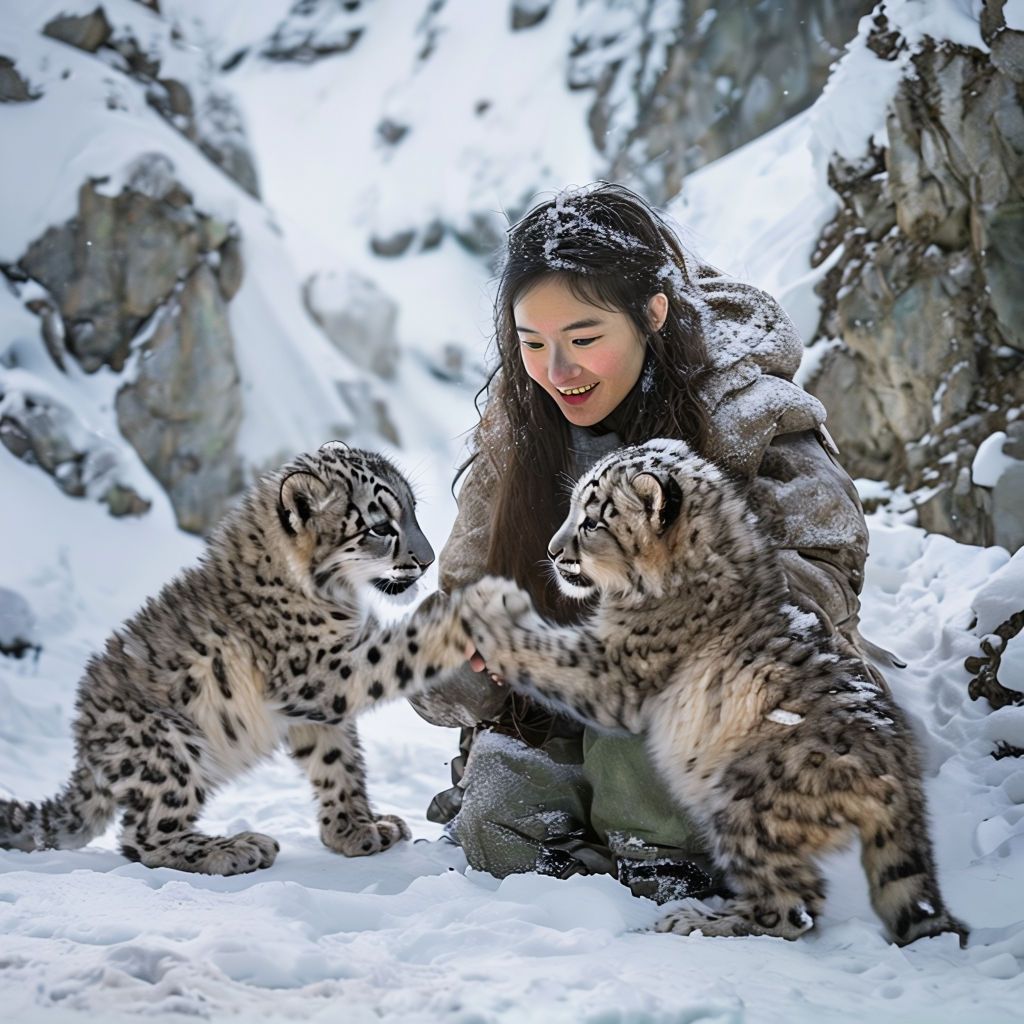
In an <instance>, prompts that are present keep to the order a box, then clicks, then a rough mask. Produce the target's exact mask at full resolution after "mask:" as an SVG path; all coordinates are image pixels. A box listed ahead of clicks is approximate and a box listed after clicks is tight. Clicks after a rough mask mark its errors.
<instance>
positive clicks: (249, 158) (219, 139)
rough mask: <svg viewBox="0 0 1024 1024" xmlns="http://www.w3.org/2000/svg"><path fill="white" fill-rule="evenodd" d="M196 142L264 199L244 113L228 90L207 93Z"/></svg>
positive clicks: (255, 195) (211, 157)
mask: <svg viewBox="0 0 1024 1024" xmlns="http://www.w3.org/2000/svg"><path fill="white" fill-rule="evenodd" d="M194 141H195V142H197V143H198V145H199V148H200V149H201V150H202V151H203V152H204V153H205V154H206V155H207V156H208V157H209V158H210V159H211V160H212V161H213V162H214V163H215V164H216V165H217V166H218V167H220V168H221V170H223V171H224V173H225V174H227V175H228V177H229V178H232V179H234V180H235V181H236V182H238V184H239V185H241V187H242V188H243V189H245V191H246V192H248V193H249V195H251V196H253V197H254V198H255V199H259V198H260V182H259V174H258V173H257V170H256V161H255V158H254V157H253V155H252V152H251V151H250V149H249V144H248V141H247V139H246V135H245V125H244V122H243V121H242V115H241V112H240V111H239V109H238V107H237V105H236V104H235V101H234V99H232V97H231V96H230V95H229V94H228V93H226V92H223V91H222V90H211V91H210V92H209V93H207V95H206V96H205V98H204V100H203V104H202V107H201V109H200V111H199V113H198V115H197V116H196V119H195V127H194Z"/></svg>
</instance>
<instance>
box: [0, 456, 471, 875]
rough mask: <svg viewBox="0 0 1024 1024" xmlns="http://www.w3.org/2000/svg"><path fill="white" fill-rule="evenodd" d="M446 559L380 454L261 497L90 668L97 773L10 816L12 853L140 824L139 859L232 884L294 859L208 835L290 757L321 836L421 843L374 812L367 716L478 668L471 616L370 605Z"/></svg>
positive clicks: (75, 776)
mask: <svg viewBox="0 0 1024 1024" xmlns="http://www.w3.org/2000/svg"><path fill="white" fill-rule="evenodd" d="M433 559H434V553H433V551H432V550H431V547H430V544H429V543H428V542H427V539H426V537H424V535H423V533H422V532H421V530H420V527H419V525H418V524H417V522H416V517H415V511H414V500H413V496H412V493H411V491H410V489H409V485H408V483H407V481H406V480H405V478H404V477H403V476H402V475H401V474H400V473H399V471H398V470H397V469H396V468H395V467H394V466H393V465H392V464H391V463H390V462H388V461H387V459H385V458H383V457H382V456H380V455H376V454H373V453H371V452H365V451H358V450H349V449H348V448H346V447H345V446H343V445H341V444H337V443H333V444H330V445H325V446H324V447H323V448H321V449H320V451H319V452H317V453H315V454H311V455H301V456H299V457H298V458H296V459H295V460H294V461H293V462H291V463H289V464H288V465H286V466H284V467H283V468H282V469H281V470H280V471H278V472H275V473H270V474H268V475H267V476H265V477H264V478H263V479H261V480H260V481H258V482H257V483H256V484H255V485H254V486H253V487H252V488H251V489H250V491H249V492H248V493H247V494H246V495H245V497H244V498H243V500H242V502H241V503H240V505H239V506H238V507H237V508H236V509H234V510H233V511H231V512H229V513H228V515H227V516H226V517H225V518H224V520H223V521H222V522H221V523H220V525H219V526H218V527H217V529H216V530H215V532H214V533H213V536H212V537H211V538H210V542H209V545H208V546H207V548H206V550H205V552H204V553H203V555H202V557H201V559H200V561H199V564H198V565H196V566H195V567H192V568H189V569H186V570H185V571H184V572H182V573H181V574H180V575H179V576H178V577H176V578H175V579H174V580H172V581H171V582H170V583H168V584H167V585H166V586H165V587H164V588H163V590H162V591H161V592H160V594H159V595H158V596H157V597H156V598H153V599H150V600H149V601H148V602H147V603H146V604H145V605H144V606H143V608H142V609H141V610H140V611H139V612H137V613H136V614H135V615H134V616H133V617H132V618H131V619H129V620H128V621H127V622H126V623H125V624H124V625H123V626H121V627H120V628H119V629H118V630H116V631H115V632H114V634H113V635H112V636H111V637H110V639H109V640H108V641H107V644H106V648H105V650H104V651H103V652H102V653H101V654H99V655H97V656H96V657H94V658H93V659H92V660H91V661H90V662H89V664H88V666H87V668H86V671H85V675H84V678H83V679H82V682H81V684H80V687H79V694H78V701H77V715H76V718H75V721H74V732H75V740H76V753H77V761H76V765H75V768H74V770H73V772H72V775H71V780H70V782H69V783H68V784H67V786H66V787H65V789H64V790H63V792H62V793H61V794H60V795H59V796H57V797H55V798H53V799H50V800H45V801H43V802H42V803H40V804H26V803H19V802H16V801H0V847H5V848H15V849H20V850H38V849H45V848H52V847H57V848H62V849H70V848H76V847H79V846H84V845H85V844H86V843H88V842H89V840H90V839H92V838H93V837H94V836H96V835H97V834H99V833H100V832H102V831H103V829H104V828H105V827H106V825H107V824H108V823H109V821H110V819H111V818H112V817H113V816H114V815H115V813H117V811H118V810H123V812H124V817H123V822H122V825H123V830H122V833H121V850H122V852H123V853H124V855H125V856H126V857H129V858H130V859H132V860H138V861H141V862H142V863H143V864H145V865H147V866H149V867H158V866H162V867H173V868H179V869H181V870H183V871H198V872H205V873H209V874H223V875H231V874H237V873H241V872H247V871H253V870H255V869H256V868H261V867H268V866H269V865H270V864H272V863H273V861H274V858H275V856H276V855H277V851H278V844H277V843H276V842H275V840H273V839H272V838H271V837H270V836H266V835H261V834H259V833H256V832H242V833H239V834H238V835H234V836H228V837H225V836H210V835H204V834H203V833H202V832H199V831H197V828H196V823H197V820H198V818H199V815H200V813H201V812H202V809H203V806H204V804H205V803H206V802H207V800H208V799H209V798H210V796H211V795H212V794H213V792H214V791H215V790H216V789H217V788H218V787H220V786H221V785H223V784H224V783H225V782H227V781H228V780H229V779H232V778H235V777H237V776H238V775H240V774H241V773H242V772H244V771H245V770H246V769H248V768H250V767H251V766H252V765H254V764H255V763H256V762H257V761H259V760H261V759H262V758H264V757H266V756H267V755H269V754H270V753H271V752H272V751H273V750H274V749H275V748H276V747H277V746H278V745H279V743H281V742H282V741H285V742H286V743H287V745H288V747H289V748H290V750H291V753H292V756H293V757H294V758H295V759H296V760H297V761H298V762H300V763H301V764H302V765H303V766H304V767H305V770H306V773H307V775H308V776H309V779H310V781H311V782H312V784H313V788H314V790H315V793H316V796H317V799H318V801H319V819H320V837H321V839H322V840H323V842H324V843H325V844H326V845H327V846H328V847H330V849H332V850H336V851H338V852H339V853H343V854H346V855H347V856H359V855H362V854H369V853H374V852H376V851H378V850H382V849H385V848H386V847H388V846H390V845H391V844H392V843H394V842H396V841H397V840H399V839H403V838H408V837H409V829H408V827H407V826H406V825H405V823H404V822H403V821H402V820H401V819H400V818H397V817H395V816H394V815H390V814H383V815H378V814H375V813H374V812H373V811H372V810H371V809H370V804H369V802H368V800H367V797H366V789H365V778H364V768H363V758H362V754H361V752H360V748H359V739H358V736H357V734H356V728H355V722H354V718H355V716H356V715H357V714H358V713H359V712H360V711H362V710H363V709H365V708H367V707H370V706H372V705H375V704H377V703H379V702H380V701H383V700H387V699H389V698H392V697H396V696H398V695H399V694H406V695H407V694H409V693H413V692H416V691H417V690H419V689H422V688H424V686H425V685H427V684H428V682H430V681H432V680H435V679H436V678H438V677H439V676H440V675H441V674H442V673H443V671H445V670H447V669H450V668H455V667H457V666H458V665H460V664H463V663H464V660H465V646H466V642H467V635H466V633H465V631H464V630H463V628H462V627H461V625H460V624H459V615H458V613H457V610H456V609H457V607H458V599H457V598H456V599H453V600H451V601H448V602H447V603H445V602H443V601H439V600H428V601H427V602H425V603H424V604H423V605H421V606H420V607H419V608H418V609H417V610H416V611H415V612H414V613H412V615H410V616H409V617H407V618H406V619H405V620H404V621H402V622H401V623H399V624H397V625H394V626H390V627H385V626H381V625H379V624H377V623H376V622H375V621H374V620H373V619H372V618H370V617H368V616H367V614H366V611H365V609H364V607H363V602H362V601H361V599H360V590H361V589H362V588H364V587H367V586H373V587H376V588H377V589H378V590H381V591H383V592H385V593H390V594H394V593H399V592H401V591H404V590H406V589H407V588H409V587H410V586H412V585H413V584H414V583H415V582H416V580H417V579H418V578H419V577H420V576H421V575H422V573H423V571H424V569H426V567H427V566H428V565H430V563H431V562H432V561H433Z"/></svg>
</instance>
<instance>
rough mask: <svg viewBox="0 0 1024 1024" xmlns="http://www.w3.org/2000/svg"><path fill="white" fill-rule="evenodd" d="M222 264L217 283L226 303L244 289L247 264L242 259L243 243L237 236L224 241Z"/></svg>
mask: <svg viewBox="0 0 1024 1024" xmlns="http://www.w3.org/2000/svg"><path fill="white" fill-rule="evenodd" d="M219 255H220V262H219V264H218V266H217V283H218V284H219V285H220V293H221V295H223V296H224V301H225V302H230V301H231V300H232V299H233V298H234V297H235V296H236V295H237V294H238V289H239V288H241V287H242V278H243V276H244V275H245V262H244V260H243V258H242V241H241V239H240V238H238V236H237V235H231V237H229V238H227V239H225V240H224V244H223V245H222V246H221V248H220V253H219Z"/></svg>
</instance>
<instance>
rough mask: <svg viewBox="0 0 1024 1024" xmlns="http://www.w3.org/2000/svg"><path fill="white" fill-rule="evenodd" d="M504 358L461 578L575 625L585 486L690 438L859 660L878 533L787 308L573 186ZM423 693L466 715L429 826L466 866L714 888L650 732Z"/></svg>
mask: <svg viewBox="0 0 1024 1024" xmlns="http://www.w3.org/2000/svg"><path fill="white" fill-rule="evenodd" d="M494 320H495V339H496V344H497V350H498V363H497V366H496V368H495V370H494V373H493V374H492V376H491V378H490V380H489V382H488V384H487V387H486V389H485V390H486V393H487V401H486V406H485V409H484V412H483V415H482V417H481V421H480V424H479V426H478V428H477V431H476V433H475V436H474V443H473V448H472V455H471V457H470V459H469V461H468V462H467V463H466V465H464V466H463V467H462V470H460V475H461V474H462V472H463V471H465V472H466V475H465V480H464V482H463V485H462V490H461V492H460V494H459V512H458V516H457V518H456V522H455V526H454V528H453V530H452V534H451V536H450V538H449V540H448V543H447V544H446V546H445V548H444V550H443V551H442V553H441V562H440V578H441V587H442V588H443V589H445V590H450V589H452V588H455V587H458V586H461V585H463V584H466V583H469V582H471V581H473V580H475V579H478V578H480V577H481V576H483V575H485V574H487V573H495V574H498V575H504V576H509V577H511V578H513V579H515V580H517V581H518V582H519V583H520V584H521V585H522V586H523V587H525V588H526V589H527V590H529V592H530V593H531V594H532V595H533V598H534V601H535V602H536V604H537V606H538V607H539V608H540V609H542V610H543V611H544V612H545V613H546V614H547V615H549V616H551V617H553V618H556V619H558V620H561V621H571V620H572V618H573V616H574V614H575V613H576V610H575V609H574V608H573V607H571V606H570V605H569V604H568V602H565V601H564V600H563V599H561V598H560V597H559V595H558V592H557V588H556V587H555V585H554V583H553V581H552V580H551V579H550V575H549V573H548V571H547V568H546V563H547V559H546V557H545V551H546V545H547V541H548V539H549V538H550V536H551V534H552V533H553V532H554V530H555V528H556V527H557V526H558V525H559V524H560V523H561V521H562V519H563V517H564V515H565V513H566V511H567V506H568V495H569V492H570V490H571V482H572V481H573V480H575V479H576V478H577V477H578V476H579V475H580V474H582V473H583V472H585V470H586V469H587V468H588V467H589V466H590V465H592V464H593V463H594V462H595V461H596V460H597V459H598V458H600V457H601V456H603V455H604V454H606V453H607V452H609V451H611V450H612V449H613V448H616V447H618V446H620V445H622V444H627V443H637V442H641V441H645V440H647V439H649V438H652V437H678V438H682V439H685V440H686V441H688V442H690V443H691V444H692V445H694V446H695V447H696V448H697V449H698V450H699V451H700V452H701V453H703V454H704V455H705V456H706V457H708V458H711V459H713V460H715V461H716V462H717V463H719V465H721V466H723V467H724V468H726V469H727V470H728V471H730V472H731V473H732V474H734V476H735V477H737V478H739V479H742V480H744V481H746V482H747V483H748V487H749V495H750V498H751V502H752V506H753V508H754V509H755V510H756V511H757V513H758V515H759V516H760V517H761V518H762V519H763V521H764V522H765V523H766V524H767V525H768V526H769V527H770V530H771V533H772V536H773V538H774V539H775V541H776V542H777V544H778V546H779V548H780V550H781V551H782V553H783V556H784V564H785V569H786V574H787V577H788V582H789V586H790V590H791V592H792V596H793V599H794V600H795V601H796V602H797V603H799V604H800V605H801V606H802V607H804V608H806V609H807V610H809V611H812V612H814V613H815V614H816V615H818V616H819V617H820V618H821V619H822V621H823V622H825V623H826V624H827V626H828V627H829V628H830V629H832V630H834V631H835V632H836V633H837V634H838V635H839V636H840V637H841V638H842V639H843V640H844V642H846V643H848V644H849V645H851V646H852V647H853V648H855V649H856V650H857V651H858V652H860V651H861V650H862V649H863V641H862V639H861V638H860V636H859V633H858V631H857V616H858V610H859V603H858V598H857V595H858V593H859V591H860V587H861V582H862V579H863V575H862V574H863V567H864V559H865V557H866V553H867V530H866V527H865V524H864V517H863V513H862V510H861V506H860V502H859V500H858V498H857V494H856V491H855V490H854V488H853V485H852V483H851V481H850V479H849V477H848V476H847V475H846V473H845V472H844V471H843V469H842V468H841V467H840V465H839V464H838V462H837V461H836V458H835V456H836V454H837V452H836V449H835V447H834V445H833V443H832V441H831V439H830V438H829V436H828V434H827V432H826V431H825V427H824V419H825V410H824V409H823V408H822V406H821V404H820V403H819V402H818V401H817V400H816V399H814V398H812V397H811V396H810V395H808V394H806V393H805V392H804V391H802V390H801V389H800V388H799V387H798V386H797V385H796V384H794V383H793V382H792V380H791V378H792V375H793V373H794V372H795V370H796V368H797V366H798V365H799V363H800V357H801V353H802V346H801V343H800V339H799V338H798V337H797V335H796V332H795V330H794V328H793V325H792V324H791V323H790V321H789V319H788V318H787V317H786V315H785V313H783V312H782V310H781V309H780V307H779V306H778V304H777V303H776V302H775V301H774V300H773V299H772V298H771V297H770V296H768V295H766V294H765V293H764V292H762V291H759V290H758V289H756V288H754V287H752V286H750V285H745V284H742V283H740V282H738V281H734V280H732V279H729V278H727V277H724V276H723V275H721V274H720V273H718V272H717V271H716V270H714V269H712V268H711V267H709V266H706V265H704V264H702V263H700V262H699V261H696V260H694V259H693V258H692V257H691V256H689V255H687V254H686V253H684V252H683V249H682V247H681V246H680V244H679V242H678V240H677V238H676V237H675V235H674V233H673V232H672V230H671V229H670V228H669V226H668V225H667V224H666V223H665V221H664V220H663V219H662V218H661V217H660V216H659V215H658V214H657V213H656V212H655V211H654V210H652V209H651V208H650V207H649V206H648V205H647V204H646V203H645V202H644V201H643V200H642V199H641V198H640V197H639V196H637V195H635V194H634V193H632V192H630V191H629V190H627V189H625V188H622V187H621V186H617V185H611V184H605V183H599V184H596V185H593V186H590V187H587V188H584V189H569V190H566V191H564V192H562V193H560V194H559V195H558V196H556V197H555V199H553V200H551V201H548V202H544V203H542V204H540V205H539V206H537V207H535V208H534V209H533V210H531V211H530V213H528V214H527V215H526V216H525V217H524V218H523V219H522V220H521V221H519V222H518V223H517V224H515V225H514V226H513V227H512V228H511V229H510V231H509V233H508V243H507V251H506V254H505V260H504V264H503V268H502V271H501V276H500V281H499V287H498V294H497V299H496V302H495V317H494ZM481 668H483V666H482V663H481V662H480V659H479V658H477V657H474V659H473V661H472V662H471V664H470V665H467V667H466V670H465V672H464V674H463V677H462V678H460V679H459V680H457V681H456V682H454V683H453V684H452V685H450V686H446V687H444V688H441V689H438V690H436V691H434V692H433V693H431V694H429V695H427V696H426V697H422V698H418V700H417V702H416V707H417V710H418V711H419V712H420V714H421V715H423V716H424V717H425V718H426V719H427V720H428V721H431V722H434V723H435V724H437V725H445V726H460V727H461V728H462V742H461V749H460V754H459V756H458V757H457V758H456V759H455V760H454V761H453V762H452V775H453V782H454V783H455V785H454V786H453V787H452V788H451V789H449V790H447V791H446V792H444V793H441V794H438V796H437V797H435V799H434V801H433V803H432V804H431V807H430V810H429V811H428V816H429V817H430V818H431V820H434V821H441V822H447V823H448V834H449V835H450V836H451V837H452V838H453V839H454V840H455V841H456V842H458V843H460V844H461V845H462V846H463V848H464V849H465V852H466V856H467V859H468V860H469V863H470V864H471V865H472V866H473V867H476V868H480V869H482V870H486V871H488V872H490V873H492V874H494V875H497V876H499V877H503V876H505V875H507V874H510V873H512V872H520V871H532V870H538V871H544V872H547V873H552V874H558V875H568V874H572V873H573V872H575V871H608V872H612V873H615V874H617V875H618V877H619V878H620V879H621V880H622V881H624V882H625V883H627V884H629V885H630V887H631V888H632V889H633V891H634V892H637V893H638V894H644V895H649V896H652V897H654V898H656V899H659V900H664V899H672V898H677V897H680V896H685V895H696V894H699V893H700V892H702V891H705V890H707V889H708V888H710V887H711V886H712V884H713V880H712V879H711V878H710V877H709V876H708V875H707V874H706V873H705V871H704V867H705V865H706V861H705V860H704V858H703V850H702V847H701V840H700V837H699V835H697V834H696V833H695V830H694V828H693V826H692V824H691V822H690V821H689V820H688V819H687V817H686V815H685V813H683V812H682V811H681V810H680V808H679V807H678V806H677V805H676V804H675V803H674V802H673V801H672V800H671V799H670V798H669V796H668V794H667V792H666V791H665V790H664V789H663V787H662V786H661V783H660V782H659V780H658V778H657V777H656V776H655V774H654V772H653V769H652V768H651V766H650V764H649V762H648V760H647V756H646V753H645V751H644V748H643V743H642V740H641V739H639V738H635V737H630V738H625V739H620V738H612V737H604V736H598V735H595V734H592V733H591V732H590V731H589V730H583V729H582V728H581V727H580V726H578V725H577V724H575V723H574V722H571V721H568V720H566V719H564V718H561V717H559V716H556V715H553V714H551V713H550V712H548V711H547V710H546V709H544V708H542V707H539V706H537V705H531V704H529V703H528V702H526V701H525V700H524V699H523V698H520V697H516V696H514V695H512V694H510V693H509V692H508V690H507V688H502V687H500V686H499V685H497V684H496V683H495V682H494V681H491V682H489V681H488V676H487V674H486V673H483V674H481V673H480V672H479V670H480V669H481Z"/></svg>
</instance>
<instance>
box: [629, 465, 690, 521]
mask: <svg viewBox="0 0 1024 1024" xmlns="http://www.w3.org/2000/svg"><path fill="white" fill-rule="evenodd" d="M629 483H630V486H631V487H632V488H633V490H634V491H635V492H636V495H637V497H638V498H639V499H640V500H641V501H642V502H643V504H644V512H645V513H646V515H647V518H648V519H649V520H650V521H651V524H652V525H653V526H654V529H655V532H657V533H664V532H665V531H666V530H667V529H668V528H669V527H670V526H671V525H672V524H673V523H674V522H675V521H676V520H677V519H678V518H679V512H680V511H681V509H682V507H683V492H682V489H681V488H680V486H679V484H678V483H676V481H675V480H674V479H673V478H672V477H670V476H665V477H664V478H662V477H658V476H655V475H654V474H653V473H637V475H636V476H635V477H633V479H632V480H630V481H629Z"/></svg>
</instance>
